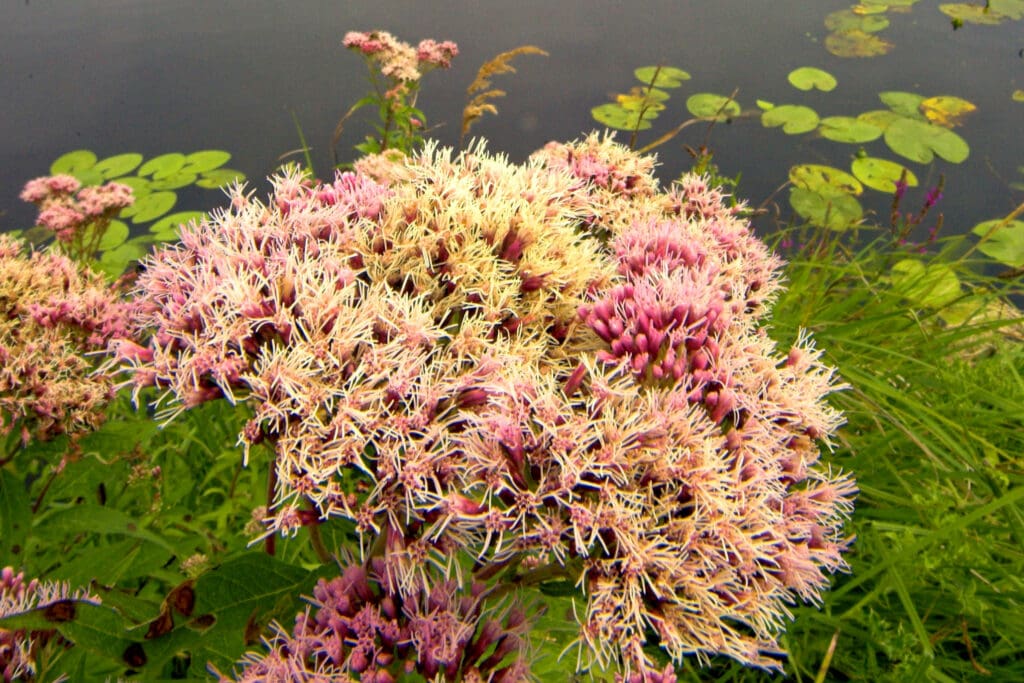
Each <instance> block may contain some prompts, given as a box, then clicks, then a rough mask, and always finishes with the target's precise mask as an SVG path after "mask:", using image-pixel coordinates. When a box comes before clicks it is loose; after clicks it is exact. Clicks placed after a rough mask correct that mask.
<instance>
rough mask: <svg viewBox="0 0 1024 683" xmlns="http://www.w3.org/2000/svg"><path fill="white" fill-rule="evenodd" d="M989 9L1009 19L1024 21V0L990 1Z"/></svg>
mask: <svg viewBox="0 0 1024 683" xmlns="http://www.w3.org/2000/svg"><path fill="white" fill-rule="evenodd" d="M988 4H989V9H990V10H991V11H993V12H998V13H999V14H1002V15H1003V16H1004V17H1007V18H1008V19H1024V0H989V3H988Z"/></svg>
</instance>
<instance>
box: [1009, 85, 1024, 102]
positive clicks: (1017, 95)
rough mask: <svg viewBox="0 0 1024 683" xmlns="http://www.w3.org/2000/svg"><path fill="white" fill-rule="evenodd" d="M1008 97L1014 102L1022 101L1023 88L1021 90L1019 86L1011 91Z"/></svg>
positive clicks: (1023, 96)
mask: <svg viewBox="0 0 1024 683" xmlns="http://www.w3.org/2000/svg"><path fill="white" fill-rule="evenodd" d="M1010 99H1011V100H1013V101H1014V102H1024V90H1021V89H1019V88H1018V89H1017V90H1014V91H1013V93H1012V94H1011V95H1010Z"/></svg>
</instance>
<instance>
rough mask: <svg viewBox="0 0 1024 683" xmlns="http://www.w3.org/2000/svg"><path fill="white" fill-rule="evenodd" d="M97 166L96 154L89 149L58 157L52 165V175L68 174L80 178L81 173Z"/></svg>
mask: <svg viewBox="0 0 1024 683" xmlns="http://www.w3.org/2000/svg"><path fill="white" fill-rule="evenodd" d="M95 165H96V154H95V153H94V152H91V151H89V150H87V149H79V150H75V151H74V152H68V153H67V154H64V155H62V156H60V157H58V158H57V160H56V161H54V162H53V163H52V164H50V173H51V174H52V175H60V174H62V173H67V174H70V175H73V176H75V177H78V174H79V173H80V172H82V171H87V170H89V169H91V168H92V167H93V166H95Z"/></svg>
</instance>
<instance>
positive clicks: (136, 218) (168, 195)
mask: <svg viewBox="0 0 1024 683" xmlns="http://www.w3.org/2000/svg"><path fill="white" fill-rule="evenodd" d="M177 201H178V195H176V194H175V193H173V192H153V193H150V194H147V195H145V196H143V197H140V198H138V199H136V200H135V203H134V204H132V205H131V206H128V207H126V208H124V209H122V210H121V217H122V218H131V219H132V222H133V223H135V224H139V223H148V222H149V221H151V220H155V219H157V218H159V217H160V216H163V215H164V214H165V213H167V212H168V211H170V210H171V209H172V208H174V204H175V203H176V202H177Z"/></svg>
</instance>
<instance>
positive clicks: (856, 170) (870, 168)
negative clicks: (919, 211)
mask: <svg viewBox="0 0 1024 683" xmlns="http://www.w3.org/2000/svg"><path fill="white" fill-rule="evenodd" d="M850 170H851V171H853V175H855V176H857V179H858V180H859V181H861V182H862V183H864V184H865V185H867V186H868V187H870V188H871V189H873V190H878V191H880V192H895V191H896V181H898V180H899V179H900V178H901V177H903V172H904V171H906V173H907V175H906V183H907V187H917V176H916V175H914V173H913V172H912V171H911V170H910V169H909V168H907V167H906V166H903V165H902V164H897V163H896V162H895V161H889V160H888V159H879V158H877V157H863V158H860V159H854V160H853V163H852V164H851V165H850Z"/></svg>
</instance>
